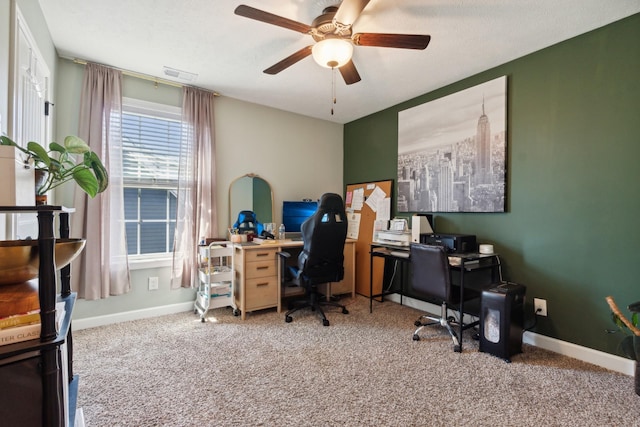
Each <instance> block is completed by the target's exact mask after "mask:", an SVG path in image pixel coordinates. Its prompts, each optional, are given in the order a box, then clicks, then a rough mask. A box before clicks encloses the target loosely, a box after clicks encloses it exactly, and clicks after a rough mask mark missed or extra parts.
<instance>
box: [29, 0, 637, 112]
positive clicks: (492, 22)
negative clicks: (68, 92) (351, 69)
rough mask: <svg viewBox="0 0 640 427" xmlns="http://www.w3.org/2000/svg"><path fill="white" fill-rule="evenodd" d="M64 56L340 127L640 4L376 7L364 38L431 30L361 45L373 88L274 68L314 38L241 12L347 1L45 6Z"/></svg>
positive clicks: (112, 1)
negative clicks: (184, 81)
mask: <svg viewBox="0 0 640 427" xmlns="http://www.w3.org/2000/svg"><path fill="white" fill-rule="evenodd" d="M39 1H40V6H41V8H42V11H43V13H44V16H45V19H46V21H47V24H48V26H49V30H50V32H51V37H52V39H53V42H54V44H55V46H56V48H57V49H58V53H59V54H60V55H61V56H63V57H68V58H79V59H83V60H89V61H94V62H98V63H102V64H105V65H110V66H113V67H117V68H121V69H124V70H130V71H135V72H138V73H142V74H147V75H150V76H156V77H160V78H163V79H166V80H172V79H171V78H169V77H168V76H166V75H164V73H163V67H164V66H167V67H171V68H174V69H178V70H182V71H187V72H190V73H195V74H197V79H196V80H195V81H194V82H193V83H190V84H192V85H194V86H198V87H202V88H206V89H210V90H214V91H216V92H218V93H220V94H221V95H223V96H228V97H232V98H236V99H240V100H243V101H249V102H253V103H257V104H262V105H266V106H270V107H275V108H279V109H282V110H286V111H292V112H296V113H299V114H303V115H306V116H310V117H316V118H320V119H326V120H331V121H334V122H338V123H347V122H349V121H352V120H355V119H358V118H361V117H364V116H366V115H368V114H371V113H374V112H376V111H380V110H383V109H385V108H387V107H390V106H392V105H395V104H398V103H400V102H403V101H406V100H408V99H411V98H414V97H416V96H418V95H421V94H424V93H427V92H430V91H432V90H434V89H437V88H440V87H442V86H445V85H447V84H450V83H453V82H456V81H458V80H461V79H463V78H466V77H468V76H471V75H474V74H476V73H478V72H481V71H484V70H487V69H489V68H492V67H494V66H497V65H500V64H503V63H505V62H508V61H510V60H513V59H516V58H519V57H521V56H524V55H526V54H529V53H531V52H535V51H537V50H540V49H542V48H545V47H547V46H550V45H553V44H555V43H558V42H560V41H563V40H566V39H569V38H571V37H574V36H576V35H579V34H582V33H585V32H587V31H590V30H593V29H595V28H598V27H601V26H604V25H606V24H609V23H611V22H614V21H617V20H619V19H621V18H624V17H626V16H630V15H633V14H635V13H638V12H640V0H371V2H370V3H369V4H368V5H367V6H366V8H365V9H364V11H363V13H362V14H361V15H360V18H359V19H358V20H357V21H356V22H355V24H354V25H353V29H354V32H386V33H408V34H429V35H431V43H430V44H429V46H428V47H427V49H426V50H423V51H421V50H408V49H390V48H379V47H365V46H359V47H355V49H354V55H353V61H354V63H355V65H356V67H357V69H358V72H359V73H360V76H361V77H362V81H360V82H358V83H355V84H353V85H349V86H347V85H345V84H344V82H343V80H342V78H341V76H340V74H339V73H338V74H337V76H336V92H337V93H336V95H337V104H336V105H335V109H334V115H331V107H332V105H331V81H332V76H331V70H329V69H326V68H321V67H320V66H318V65H317V64H316V63H315V62H314V61H313V59H312V58H311V57H308V58H305V59H304V60H302V61H300V62H298V63H297V64H294V65H293V66H291V67H290V68H288V69H286V70H284V71H282V72H281V73H279V74H277V75H275V76H272V75H267V74H264V73H263V72H262V70H264V69H265V68H268V67H270V66H271V65H273V64H275V63H276V62H278V61H280V60H281V59H284V58H285V57H287V56H288V55H290V54H292V53H293V52H295V51H297V50H298V49H301V48H303V47H305V46H308V45H310V44H312V39H311V36H309V35H304V34H300V33H297V32H294V31H291V30H288V29H285V28H281V27H277V26H274V25H269V24H266V23H263V22H259V21H255V20H251V19H247V18H244V17H240V16H237V15H235V14H234V13H233V11H234V9H235V8H236V7H237V6H238V5H239V4H246V5H249V6H252V7H255V8H258V9H261V10H264V11H267V12H270V13H273V14H276V15H280V16H282V17H286V18H289V19H292V20H295V21H298V22H302V23H305V24H309V25H310V24H311V21H312V20H313V19H314V18H315V17H316V16H318V15H320V14H321V12H322V10H323V9H324V8H325V7H326V6H331V5H335V4H336V3H339V0H286V1H285V0H216V1H214V0H183V1H175V0H135V1H131V0H55V1H54V0H39Z"/></svg>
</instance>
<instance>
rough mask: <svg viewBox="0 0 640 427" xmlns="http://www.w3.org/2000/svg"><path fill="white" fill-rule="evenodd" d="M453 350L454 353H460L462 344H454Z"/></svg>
mask: <svg viewBox="0 0 640 427" xmlns="http://www.w3.org/2000/svg"><path fill="white" fill-rule="evenodd" d="M453 351H455V352H456V353H462V346H461V345H454V346H453Z"/></svg>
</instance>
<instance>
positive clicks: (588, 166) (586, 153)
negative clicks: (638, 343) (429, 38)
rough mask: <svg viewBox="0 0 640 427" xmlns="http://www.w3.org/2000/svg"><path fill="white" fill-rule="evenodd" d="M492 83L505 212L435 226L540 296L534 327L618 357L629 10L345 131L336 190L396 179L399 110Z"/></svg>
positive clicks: (632, 165) (627, 287) (639, 129)
mask: <svg viewBox="0 0 640 427" xmlns="http://www.w3.org/2000/svg"><path fill="white" fill-rule="evenodd" d="M426 54H428V51H427V53H426ZM425 75H427V76H428V73H425ZM502 75H506V76H507V78H508V113H507V114H508V154H507V163H508V166H507V175H508V176H507V212H506V213H500V214H470V213H457V214H437V215H436V229H437V231H439V232H463V233H469V234H476V235H477V236H478V239H479V241H480V242H486V243H492V244H493V245H494V246H495V248H496V250H497V252H499V253H500V255H501V259H502V262H503V264H504V269H503V273H504V276H505V278H506V279H508V280H511V281H515V282H518V283H522V284H524V285H526V286H527V299H528V303H531V302H532V301H533V298H534V297H536V298H544V299H546V300H547V307H548V312H549V316H548V317H546V318H545V317H538V323H537V326H536V327H535V328H534V329H533V331H535V332H537V333H540V334H543V335H547V336H550V337H554V338H558V339H561V340H563V341H568V342H573V343H576V344H579V345H582V346H586V347H590V348H594V349H597V350H602V351H606V352H609V353H614V354H617V350H616V347H617V342H618V340H619V337H618V336H617V335H614V336H612V335H609V334H606V333H605V329H607V328H611V326H612V323H611V321H610V317H609V311H608V306H607V305H606V303H605V301H604V297H605V296H606V295H613V296H614V298H615V299H616V300H617V301H618V302H619V303H620V305H624V306H625V307H626V305H627V304H629V303H631V302H634V301H638V300H640V280H639V279H638V276H639V274H638V273H639V272H640V269H639V267H640V225H638V213H639V212H640V166H639V165H638V160H639V159H640V14H637V15H634V16H631V17H629V18H626V19H624V20H621V21H618V22H616V23H614V24H611V25H609V26H606V27H603V28H600V29H598V30H595V31H593V32H590V33H587V34H584V35H581V36H579V37H576V38H573V39H571V40H568V41H565V42H562V43H559V44H557V45H554V46H552V47H549V48H546V49H544V50H541V51H538V52H535V53H533V54H531V55H528V56H525V57H523V58H519V59H517V60H515V61H512V62H509V63H507V64H504V65H501V66H498V67H496V68H493V69H490V70H487V71H485V72H482V73H480V74H478V75H475V76H473V77H470V78H468V79H465V80H462V81H459V82H457V83H455V84H452V85H450V86H447V87H444V88H441V89H438V90H436V91H433V92H431V93H428V94H425V95H423V96H420V97H418V98H415V99H413V100H410V101H408V102H405V103H403V104H400V105H397V106H394V107H391V108H389V109H386V110H384V111H381V112H379V113H376V114H373V115H370V116H368V117H365V118H362V119H359V120H356V121H354V122H351V123H348V124H346V125H345V129H344V180H345V185H346V184H349V183H355V182H363V181H374V180H380V179H386V178H394V179H396V178H397V177H396V167H397V166H396V162H397V131H398V129H397V127H398V111H401V110H404V109H406V108H410V107H413V106H416V105H419V104H422V103H425V102H428V101H430V100H433V99H437V98H440V97H442V96H445V95H448V94H450V93H454V92H457V91H459V90H462V89H465V88H468V87H470V86H474V85H477V84H480V83H483V82H485V81H488V80H491V79H493V78H496V77H499V76H502ZM392 204H393V205H394V206H395V199H394V200H393V201H392Z"/></svg>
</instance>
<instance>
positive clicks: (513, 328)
mask: <svg viewBox="0 0 640 427" xmlns="http://www.w3.org/2000/svg"><path fill="white" fill-rule="evenodd" d="M525 294H526V287H525V286H524V285H519V284H517V283H511V282H503V283H500V284H499V285H497V286H494V287H492V288H490V289H487V290H484V291H483V292H482V297H481V303H480V351H482V352H485V353H490V354H492V355H494V356H497V357H500V358H502V359H504V360H506V361H507V362H510V361H511V356H513V355H514V354H518V353H522V333H523V324H524V299H525Z"/></svg>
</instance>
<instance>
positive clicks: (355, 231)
mask: <svg viewBox="0 0 640 427" xmlns="http://www.w3.org/2000/svg"><path fill="white" fill-rule="evenodd" d="M360 217H361V214H359V213H357V212H351V213H348V214H347V238H349V239H355V240H358V235H359V234H360Z"/></svg>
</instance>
